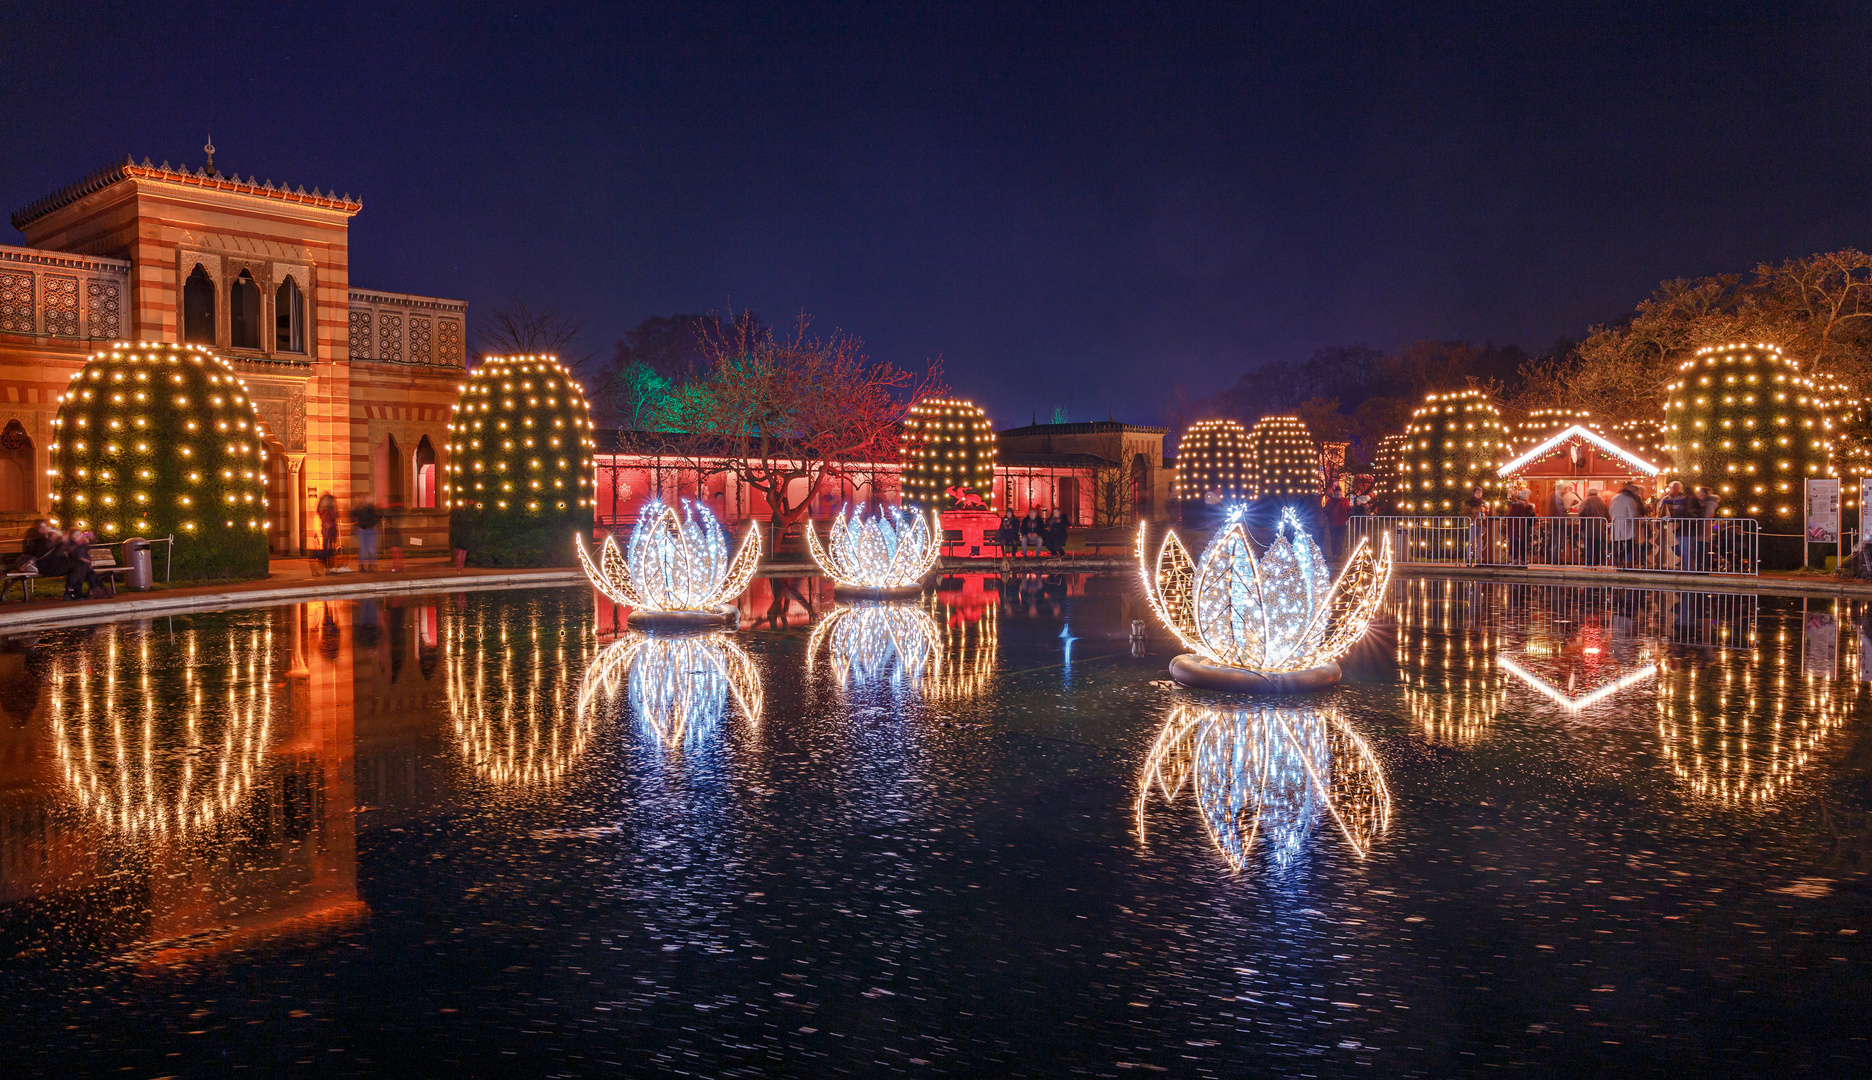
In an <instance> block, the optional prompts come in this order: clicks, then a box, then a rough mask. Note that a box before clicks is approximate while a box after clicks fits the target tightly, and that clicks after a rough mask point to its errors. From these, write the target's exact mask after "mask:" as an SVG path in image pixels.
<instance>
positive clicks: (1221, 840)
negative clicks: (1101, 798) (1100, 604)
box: [1136, 705, 1391, 871]
mask: <svg viewBox="0 0 1872 1080" xmlns="http://www.w3.org/2000/svg"><path fill="white" fill-rule="evenodd" d="M1186 787H1187V788H1190V789H1192V791H1193V794H1194V796H1195V801H1196V807H1197V810H1198V811H1199V812H1200V813H1201V815H1202V822H1203V827H1204V828H1205V829H1207V830H1208V833H1209V839H1210V840H1211V841H1212V842H1213V843H1214V844H1215V847H1216V850H1217V851H1218V852H1220V853H1221V855H1222V858H1223V859H1224V860H1225V861H1227V863H1228V864H1229V867H1230V869H1233V870H1236V871H1240V870H1241V869H1242V868H1243V867H1244V866H1246V865H1247V862H1248V859H1249V856H1250V855H1251V854H1252V853H1253V851H1254V848H1255V845H1256V844H1257V843H1262V844H1265V845H1266V848H1267V851H1268V853H1269V855H1270V856H1271V857H1272V858H1273V861H1274V863H1275V865H1276V866H1282V867H1284V866H1286V865H1287V864H1288V863H1290V862H1291V861H1292V860H1293V859H1294V858H1295V857H1296V856H1297V855H1299V854H1301V853H1302V852H1303V851H1304V850H1305V846H1306V839H1307V837H1308V836H1310V835H1312V833H1313V832H1314V830H1315V829H1317V828H1319V827H1320V824H1321V822H1322V820H1324V819H1328V818H1330V819H1331V821H1332V823H1333V825H1335V826H1337V828H1338V832H1339V834H1340V835H1341V836H1343V837H1344V838H1345V841H1346V843H1347V844H1348V845H1349V846H1350V847H1351V849H1352V852H1353V854H1355V855H1357V856H1358V857H1359V858H1361V859H1362V858H1364V857H1365V856H1366V855H1367V854H1369V853H1370V851H1371V849H1372V845H1373V844H1374V843H1376V841H1377V839H1378V837H1379V836H1380V835H1382V834H1383V833H1384V831H1385V830H1386V829H1387V828H1388V827H1389V826H1390V823H1391V792H1390V790H1389V788H1387V787H1386V786H1385V777H1384V769H1383V767H1381V766H1380V765H1379V763H1378V757H1377V755H1376V754H1374V753H1372V749H1371V746H1370V745H1369V744H1367V743H1366V741H1365V739H1364V738H1363V737H1362V736H1360V735H1359V733H1358V732H1357V731H1355V730H1353V729H1352V728H1351V727H1350V726H1349V725H1348V724H1347V723H1346V722H1345V721H1344V720H1343V719H1341V718H1340V716H1339V714H1338V713H1337V711H1335V710H1331V709H1315V708H1295V707H1292V706H1278V707H1277V706H1266V705H1263V706H1258V707H1254V708H1247V709H1217V708H1210V707H1198V706H1192V705H1178V706H1176V707H1175V708H1174V709H1172V710H1171V713H1170V716H1169V717H1168V719H1167V720H1166V722H1165V724H1164V727H1163V731H1162V732H1160V733H1159V734H1158V736H1157V745H1155V746H1153V747H1152V748H1151V752H1150V755H1149V756H1148V757H1147V758H1146V759H1145V761H1144V770H1143V773H1142V775H1141V776H1140V777H1139V779H1138V796H1137V807H1136V815H1137V829H1138V838H1139V839H1140V840H1141V839H1144V836H1145V832H1144V826H1145V820H1146V811H1147V810H1148V809H1149V806H1150V802H1151V796H1152V795H1153V794H1157V795H1160V796H1161V797H1162V799H1163V801H1164V802H1165V803H1175V802H1176V801H1177V798H1178V796H1179V795H1181V794H1182V792H1183V790H1184V789H1185V788H1186Z"/></svg>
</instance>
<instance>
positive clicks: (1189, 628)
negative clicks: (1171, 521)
mask: <svg viewBox="0 0 1872 1080" xmlns="http://www.w3.org/2000/svg"><path fill="white" fill-rule="evenodd" d="M1144 537H1145V529H1144V528H1142V527H1141V528H1139V530H1138V551H1137V554H1138V566H1139V567H1140V568H1141V569H1143V571H1144V573H1143V577H1144V595H1145V597H1146V598H1147V599H1148V600H1149V602H1150V605H1151V610H1152V611H1154V612H1155V613H1156V615H1157V617H1158V618H1159V619H1161V620H1162V621H1163V623H1164V625H1165V626H1167V627H1169V628H1170V630H1171V632H1173V633H1175V634H1176V635H1177V637H1178V638H1179V639H1181V640H1182V642H1183V644H1184V645H1185V646H1186V647H1187V648H1189V649H1190V651H1192V652H1194V653H1196V654H1197V655H1198V656H1200V657H1201V658H1202V659H1204V660H1206V661H1208V662H1209V663H1212V664H1218V665H1223V666H1225V667H1232V668H1243V669H1247V670H1249V671H1255V672H1262V673H1271V674H1279V673H1285V672H1297V671H1305V670H1308V669H1311V668H1317V667H1319V666H1321V665H1324V664H1328V663H1330V662H1332V661H1333V660H1336V659H1338V658H1339V657H1340V656H1343V655H1344V654H1345V652H1346V650H1348V649H1350V648H1351V647H1352V646H1353V644H1354V643H1356V642H1357V641H1358V639H1359V638H1361V637H1363V636H1364V635H1365V630H1366V628H1367V627H1368V626H1369V625H1370V623H1371V619H1372V616H1373V615H1374V614H1376V613H1377V611H1378V606H1379V604H1380V603H1382V602H1383V600H1384V594H1385V587H1386V586H1387V585H1388V584H1389V583H1390V581H1391V538H1390V536H1389V535H1388V534H1387V535H1386V536H1385V537H1384V538H1383V540H1382V541H1381V544H1382V546H1381V547H1380V549H1379V551H1378V553H1377V554H1374V553H1373V551H1372V548H1371V545H1370V544H1369V543H1368V542H1366V541H1363V540H1361V541H1360V542H1359V545H1358V548H1357V549H1356V550H1354V551H1353V553H1352V557H1351V558H1350V559H1348V560H1347V561H1346V566H1345V569H1344V570H1343V571H1342V572H1341V573H1340V574H1339V579H1338V580H1337V581H1334V580H1332V575H1331V569H1330V568H1329V567H1328V566H1327V565H1326V558H1325V556H1324V555H1322V554H1321V553H1320V549H1319V545H1317V544H1315V543H1314V542H1313V538H1312V537H1310V536H1308V535H1307V533H1306V530H1305V529H1304V528H1302V527H1301V525H1300V518H1299V515H1298V514H1296V513H1295V512H1294V511H1293V510H1292V509H1288V510H1287V511H1285V512H1284V513H1282V515H1281V522H1280V526H1279V530H1278V534H1277V536H1276V539H1275V541H1274V543H1272V544H1270V545H1268V547H1267V549H1266V550H1265V551H1262V552H1260V553H1259V554H1257V553H1256V552H1255V548H1254V544H1253V543H1252V542H1251V541H1250V540H1249V539H1248V532H1247V530H1246V529H1245V528H1243V526H1242V523H1241V522H1240V521H1239V520H1237V521H1232V522H1230V523H1229V525H1228V527H1227V528H1225V529H1223V530H1222V532H1221V533H1219V534H1218V535H1217V536H1216V538H1215V539H1214V540H1213V541H1211V542H1210V544H1209V546H1208V547H1207V548H1205V549H1203V553H1202V559H1201V561H1200V562H1198V561H1194V560H1192V559H1191V558H1190V556H1189V552H1188V551H1187V550H1185V549H1184V547H1183V543H1182V541H1180V540H1178V539H1177V536H1176V533H1174V532H1170V533H1167V534H1165V536H1164V541H1163V546H1162V547H1160V548H1159V549H1158V551H1157V561H1156V567H1155V570H1154V572H1153V571H1152V570H1151V569H1149V568H1150V566H1151V564H1150V563H1149V562H1148V561H1147V560H1146V559H1145V555H1144Z"/></svg>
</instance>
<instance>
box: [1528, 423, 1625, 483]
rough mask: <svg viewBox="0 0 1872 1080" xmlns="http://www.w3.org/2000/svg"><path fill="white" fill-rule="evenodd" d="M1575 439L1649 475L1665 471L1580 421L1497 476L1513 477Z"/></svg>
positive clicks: (1531, 450) (1549, 439) (1556, 434)
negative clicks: (1580, 423) (1589, 444)
mask: <svg viewBox="0 0 1872 1080" xmlns="http://www.w3.org/2000/svg"><path fill="white" fill-rule="evenodd" d="M1573 439H1579V440H1581V441H1582V442H1587V443H1591V444H1592V445H1593V446H1594V447H1595V448H1597V449H1598V450H1600V451H1601V452H1603V453H1605V454H1607V455H1608V456H1610V457H1613V458H1616V459H1618V460H1619V461H1622V462H1624V463H1625V464H1627V465H1629V466H1631V467H1632V469H1633V470H1634V471H1636V472H1641V473H1643V474H1644V475H1646V476H1656V475H1657V474H1658V473H1659V472H1661V471H1662V470H1661V469H1659V468H1658V467H1657V466H1656V465H1653V464H1652V463H1650V462H1649V461H1646V460H1645V459H1644V458H1641V457H1639V456H1638V455H1636V454H1634V453H1632V452H1631V451H1629V450H1627V449H1625V448H1624V447H1622V446H1620V445H1618V444H1617V443H1615V442H1613V441H1612V440H1610V439H1608V438H1606V437H1605V436H1604V435H1601V434H1599V433H1598V432H1597V431H1594V430H1593V429H1591V428H1588V427H1584V426H1582V425H1579V424H1574V425H1572V426H1571V427H1568V428H1565V429H1564V430H1561V431H1559V432H1556V433H1555V434H1553V435H1550V436H1548V437H1547V438H1546V439H1543V440H1541V441H1540V442H1538V443H1536V444H1534V445H1533V446H1531V447H1529V448H1528V449H1527V451H1526V452H1524V453H1523V454H1522V455H1521V456H1520V457H1517V458H1515V459H1514V460H1512V461H1510V462H1508V463H1507V464H1505V465H1503V466H1502V467H1501V469H1500V470H1498V472H1497V474H1496V475H1498V476H1503V477H1508V476H1513V475H1514V474H1515V473H1518V472H1520V471H1521V470H1522V469H1525V468H1527V467H1528V466H1529V465H1531V464H1533V463H1534V462H1536V461H1539V460H1541V459H1542V458H1545V457H1547V456H1548V455H1550V454H1554V453H1558V452H1559V450H1560V448H1561V447H1563V446H1565V445H1566V444H1567V443H1568V442H1570V441H1571V440H1573Z"/></svg>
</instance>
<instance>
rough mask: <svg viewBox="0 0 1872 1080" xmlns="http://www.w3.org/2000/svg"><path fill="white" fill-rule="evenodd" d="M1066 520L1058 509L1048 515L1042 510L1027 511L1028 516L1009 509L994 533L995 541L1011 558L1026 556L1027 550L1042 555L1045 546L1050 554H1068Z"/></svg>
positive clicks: (1035, 554) (1003, 552) (1035, 555)
mask: <svg viewBox="0 0 1872 1080" xmlns="http://www.w3.org/2000/svg"><path fill="white" fill-rule="evenodd" d="M1067 528H1068V526H1067V524H1066V519H1065V518H1064V517H1062V516H1060V512H1059V510H1058V509H1057V508H1055V509H1054V511H1053V512H1052V513H1051V514H1049V515H1046V516H1044V517H1043V516H1041V513H1040V511H1039V510H1029V511H1027V516H1026V517H1019V518H1017V517H1015V516H1014V512H1013V511H1011V510H1010V511H1008V513H1007V514H1006V515H1004V516H1003V517H1002V518H1001V527H1000V528H999V529H997V530H996V532H995V542H996V543H997V544H999V545H1000V546H1001V553H1002V554H1003V555H1006V556H1008V557H1010V558H1011V557H1014V556H1016V555H1018V556H1020V557H1022V558H1026V557H1028V552H1032V553H1033V557H1036V558H1037V557H1039V555H1040V552H1041V550H1042V549H1043V548H1044V549H1045V551H1046V553H1047V554H1048V555H1053V556H1061V555H1064V554H1066V531H1067Z"/></svg>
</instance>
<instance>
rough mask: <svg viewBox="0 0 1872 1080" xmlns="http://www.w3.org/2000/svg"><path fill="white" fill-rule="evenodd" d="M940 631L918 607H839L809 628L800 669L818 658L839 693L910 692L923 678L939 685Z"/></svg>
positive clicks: (921, 608) (881, 604) (909, 604)
mask: <svg viewBox="0 0 1872 1080" xmlns="http://www.w3.org/2000/svg"><path fill="white" fill-rule="evenodd" d="M944 645H945V640H944V635H943V628H942V627H941V626H940V625H939V624H938V623H937V622H936V619H935V616H933V615H932V614H931V613H930V612H929V610H928V609H926V608H924V607H923V606H922V605H921V604H916V603H905V604H893V603H866V604H845V605H841V606H839V607H837V608H835V609H833V610H832V612H831V613H829V614H828V615H826V617H825V618H823V619H820V620H819V623H818V625H816V626H814V627H813V633H812V639H811V641H809V642H808V644H807V647H806V667H807V670H808V671H811V670H813V669H815V668H816V667H817V665H818V663H819V658H820V656H821V655H825V656H826V657H827V658H828V659H829V660H830V662H831V665H832V674H833V677H834V678H836V679H837V680H838V685H839V689H840V690H844V691H846V692H848V693H849V692H851V691H853V690H856V689H859V688H861V687H867V686H888V687H890V688H892V689H896V690H911V691H914V690H916V689H917V688H918V687H919V686H920V685H921V684H922V682H923V680H924V679H925V678H935V679H938V680H940V678H941V673H942V663H943V647H944Z"/></svg>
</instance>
